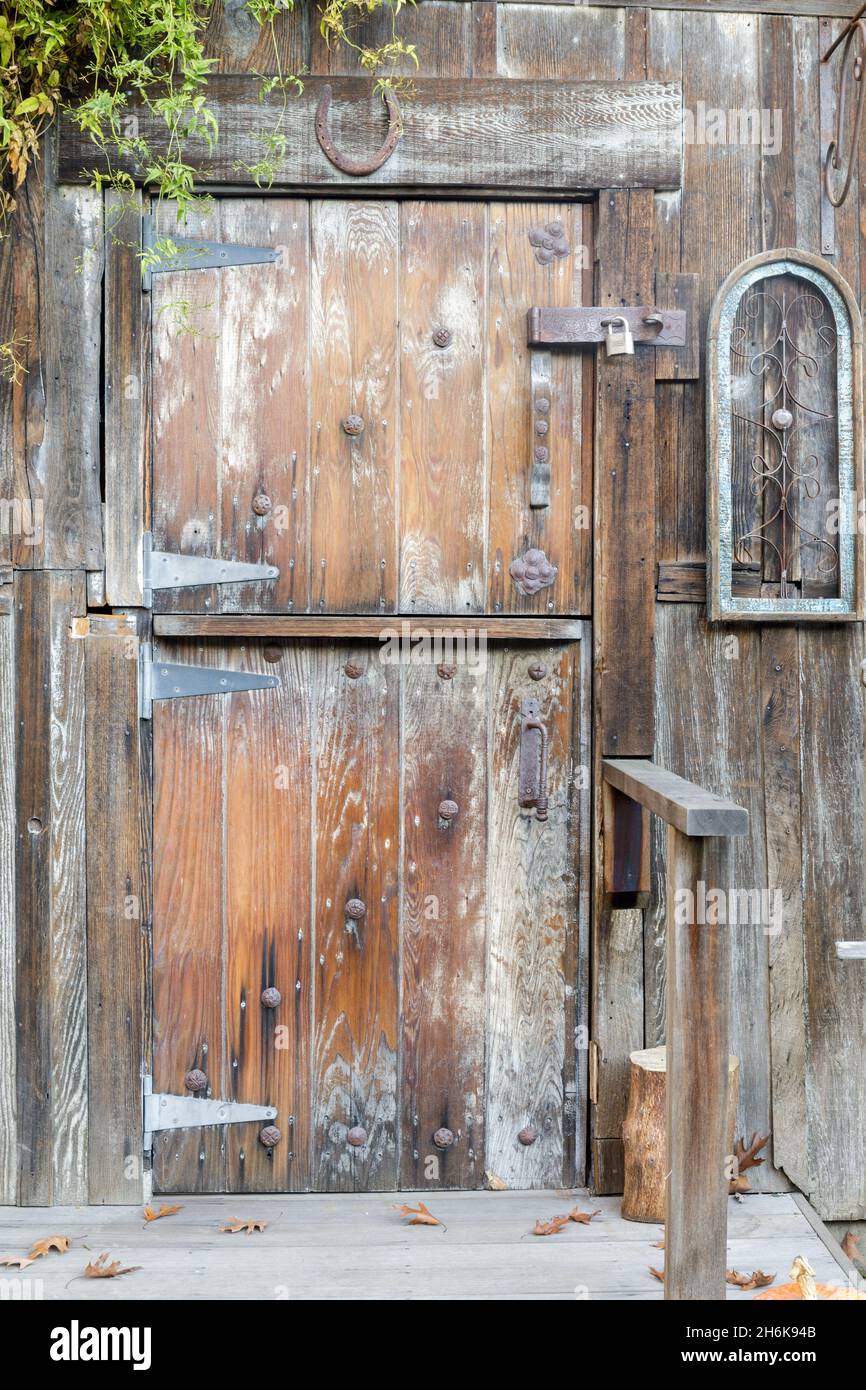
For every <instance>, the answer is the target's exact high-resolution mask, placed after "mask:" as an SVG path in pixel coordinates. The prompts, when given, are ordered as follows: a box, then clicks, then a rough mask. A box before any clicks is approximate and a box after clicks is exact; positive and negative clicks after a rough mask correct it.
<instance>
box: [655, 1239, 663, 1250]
mask: <svg viewBox="0 0 866 1390" xmlns="http://www.w3.org/2000/svg"><path fill="white" fill-rule="evenodd" d="M664 1248H665V1243H664V1241H663V1240H657V1241H654V1242H653V1250H664Z"/></svg>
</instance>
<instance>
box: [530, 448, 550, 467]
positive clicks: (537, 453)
mask: <svg viewBox="0 0 866 1390" xmlns="http://www.w3.org/2000/svg"><path fill="white" fill-rule="evenodd" d="M533 457H534V459H535V462H536V463H547V461H548V460H549V458H550V450H549V449H548V447H547V445H546V444H536V446H535V450H534V452H533Z"/></svg>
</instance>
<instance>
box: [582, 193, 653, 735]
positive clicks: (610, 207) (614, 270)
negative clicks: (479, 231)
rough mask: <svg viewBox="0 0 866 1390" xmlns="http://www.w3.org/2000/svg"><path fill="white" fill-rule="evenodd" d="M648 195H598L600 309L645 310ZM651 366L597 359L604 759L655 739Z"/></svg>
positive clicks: (638, 358) (597, 633)
mask: <svg viewBox="0 0 866 1390" xmlns="http://www.w3.org/2000/svg"><path fill="white" fill-rule="evenodd" d="M654 225H655V213H654V207H653V199H652V194H651V193H647V192H630V193H629V192H625V193H622V192H616V191H614V190H608V191H606V192H602V193H601V194H600V196H599V201H598V230H597V243H596V255H597V260H598V292H597V299H596V303H597V304H599V305H602V306H605V307H608V308H610V309H611V311H612V312H616V309H617V307H618V306H621V305H622V304H641V303H644V304H646V303H649V302H651V298H652V292H653V284H652V261H653V229H654ZM654 409H655V361H654V357H653V354H652V353H651V352H650V351H649V350H647V349H644V350H643V351H642V350H641V349H640V348H637V349H636V350H635V354H634V356H632V357H629V356H619V357H611V358H607V357H604V356H602V357H599V359H598V364H597V389H596V433H595V560H594V573H595V594H594V600H593V615H594V617H593V634H594V643H595V651H596V661H597V668H598V669H597V675H596V705H597V708H596V711H595V718H596V720H597V721H598V723H599V725H600V747H601V753H602V754H603V755H604V756H608V757H610V756H617V755H619V756H621V757H646V756H648V755H649V754H650V753H651V751H652V747H653V740H654V719H655V712H654V702H655V689H654V677H653V672H654V669H655V666H654V650H653V631H654V621H655V594H654V584H653V581H654V577H655V553H654V552H655V452H654V441H655V418H654Z"/></svg>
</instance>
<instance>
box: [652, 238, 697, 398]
mask: <svg viewBox="0 0 866 1390" xmlns="http://www.w3.org/2000/svg"><path fill="white" fill-rule="evenodd" d="M656 225H658V219H657V222H656ZM655 278H656V294H655V297H656V303H657V304H660V305H661V306H662V308H663V309H665V310H673V311H676V312H678V313H684V314H685V316H686V323H685V343H684V344H683V346H682V347H678V348H673V347H672V348H664V347H659V348H656V381H689V380H691V379H693V378H695V377H697V376H699V375H700V370H701V344H700V312H699V309H698V277H697V275H683V274H681V273H680V272H678V271H676V272H674V271H663V270H657V271H656V277H655Z"/></svg>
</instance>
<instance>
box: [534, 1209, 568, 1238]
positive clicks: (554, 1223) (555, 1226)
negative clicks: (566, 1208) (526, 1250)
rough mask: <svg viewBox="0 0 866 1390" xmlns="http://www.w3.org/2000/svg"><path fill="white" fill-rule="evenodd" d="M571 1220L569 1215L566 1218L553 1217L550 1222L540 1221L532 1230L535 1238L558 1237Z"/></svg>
mask: <svg viewBox="0 0 866 1390" xmlns="http://www.w3.org/2000/svg"><path fill="white" fill-rule="evenodd" d="M569 1220H570V1217H569V1216H568V1214H567V1213H566V1215H565V1216H553V1217H551V1219H550V1220H549V1221H542V1220H541V1219H539V1220H538V1221H536V1223H535V1225H534V1226H533V1228H532V1234H533V1235H534V1236H555V1235H558V1234H559V1232H560V1231H561V1230H562V1228H563V1227H564V1226H567V1225H568V1223H569Z"/></svg>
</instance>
